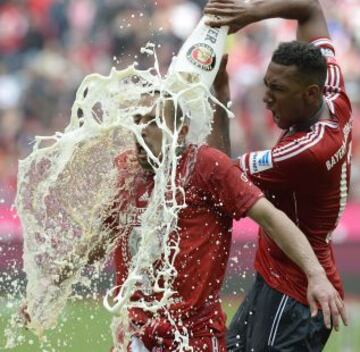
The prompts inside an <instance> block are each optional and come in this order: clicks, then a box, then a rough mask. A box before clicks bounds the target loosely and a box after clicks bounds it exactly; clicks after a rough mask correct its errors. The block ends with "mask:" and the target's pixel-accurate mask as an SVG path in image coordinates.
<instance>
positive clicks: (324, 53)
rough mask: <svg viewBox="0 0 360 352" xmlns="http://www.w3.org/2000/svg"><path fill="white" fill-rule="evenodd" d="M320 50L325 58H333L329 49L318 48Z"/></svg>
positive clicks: (332, 53) (333, 55)
mask: <svg viewBox="0 0 360 352" xmlns="http://www.w3.org/2000/svg"><path fill="white" fill-rule="evenodd" d="M320 50H321V53H322V54H323V56H325V57H335V54H334V52H333V51H332V50H331V49H329V48H320Z"/></svg>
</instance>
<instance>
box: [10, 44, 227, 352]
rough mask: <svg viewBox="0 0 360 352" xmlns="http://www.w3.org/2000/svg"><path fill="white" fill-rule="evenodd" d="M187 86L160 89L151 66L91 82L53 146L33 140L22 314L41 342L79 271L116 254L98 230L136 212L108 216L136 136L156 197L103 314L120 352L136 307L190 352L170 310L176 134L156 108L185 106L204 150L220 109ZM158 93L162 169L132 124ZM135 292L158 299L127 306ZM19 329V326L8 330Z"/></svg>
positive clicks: (132, 169)
mask: <svg viewBox="0 0 360 352" xmlns="http://www.w3.org/2000/svg"><path fill="white" fill-rule="evenodd" d="M144 51H145V52H147V53H148V54H153V46H151V45H148V46H147V47H146V49H145V50H144ZM154 55H155V54H154ZM190 78H191V81H192V82H191V83H189V76H187V77H186V78H184V75H182V74H179V73H178V72H171V71H170V74H169V76H168V77H167V78H166V79H163V78H162V77H161V75H160V73H159V68H158V63H157V60H156V56H155V67H154V68H151V69H149V70H145V71H140V70H137V69H136V68H135V67H134V66H131V67H129V68H128V69H125V70H122V71H116V70H115V69H113V70H112V71H111V73H110V75H109V76H107V77H104V76H101V75H98V74H92V75H89V76H87V77H86V78H85V79H84V81H83V82H82V83H81V85H80V87H79V89H78V91H77V94H76V100H75V102H74V104H73V107H72V112H71V118H70V123H69V125H68V126H67V127H66V128H65V130H64V132H63V133H56V134H55V135H53V136H51V137H36V142H35V145H34V148H33V151H32V153H31V154H30V155H29V156H28V157H27V158H26V159H24V160H22V161H20V164H19V174H18V192H17V198H16V207H17V211H18V214H19V216H20V218H21V222H22V226H23V233H24V270H25V272H26V275H27V280H28V283H27V288H26V305H27V310H28V312H29V315H30V317H31V323H30V324H29V325H28V327H29V328H30V329H31V330H32V331H33V332H34V333H35V334H36V335H38V336H42V335H43V334H44V333H45V332H46V330H48V329H51V328H53V327H54V326H56V324H57V321H58V318H59V316H60V314H61V312H62V311H63V309H64V306H65V304H66V301H67V299H68V298H69V296H70V295H71V293H72V290H73V287H74V285H75V284H77V283H79V282H80V283H83V284H86V282H87V278H86V275H85V274H84V268H85V267H86V265H87V263H88V260H89V257H90V256H91V254H92V253H94V252H95V251H96V250H97V249H98V248H99V247H102V248H103V250H104V254H105V255H104V256H103V258H101V259H98V260H97V261H95V264H96V265H97V266H98V267H101V266H103V264H104V262H105V258H106V257H108V256H109V255H110V254H111V252H112V251H113V249H114V247H115V246H116V244H117V241H112V240H111V231H112V229H111V227H108V226H104V223H106V222H107V219H108V218H109V217H111V215H114V214H115V216H116V217H117V218H119V219H120V218H126V216H123V217H122V216H121V214H120V213H121V212H122V213H123V214H125V215H129V212H131V211H132V209H131V208H130V207H128V206H127V205H128V204H130V203H131V202H130V203H129V202H128V200H129V199H128V197H127V196H124V197H123V199H121V198H120V200H119V201H120V203H119V204H118V206H117V207H116V208H114V207H113V204H114V195H115V194H123V195H128V194H129V193H130V192H129V191H130V190H131V186H132V184H133V182H132V180H133V177H135V175H136V172H137V170H138V165H137V163H129V164H128V165H127V167H128V168H129V170H127V171H128V173H127V179H126V182H125V183H124V184H123V185H122V189H120V190H119V184H118V182H117V178H118V170H117V169H116V167H115V165H114V159H115V158H116V156H118V155H119V154H127V153H131V151H134V137H133V136H135V138H136V140H137V142H138V143H140V145H141V146H142V147H143V148H144V149H145V150H146V151H147V153H148V158H149V159H150V161H151V163H152V165H154V169H155V175H154V189H153V192H152V194H151V198H150V201H149V205H148V207H147V209H146V211H145V212H144V214H143V215H142V217H141V230H140V231H141V241H140V245H139V248H138V252H137V253H136V254H135V255H134V257H133V258H132V260H131V266H130V268H131V270H130V272H129V275H128V276H127V279H126V280H125V282H124V284H123V285H122V287H121V289H120V291H119V293H118V294H117V296H116V297H115V299H114V304H112V303H110V299H109V298H110V296H111V293H112V292H114V290H110V291H109V293H108V294H107V295H106V297H105V299H104V304H105V307H106V308H107V309H108V310H109V311H110V312H112V313H113V314H115V315H116V317H115V318H114V323H113V330H114V332H115V333H114V336H115V341H114V343H115V346H116V349H117V350H119V351H121V350H126V346H127V343H128V341H129V339H130V337H131V336H130V335H129V334H127V335H126V336H125V338H124V340H123V341H122V343H119V341H118V340H117V336H116V331H117V330H118V328H119V326H125V327H126V324H127V320H128V319H127V313H128V310H129V309H131V308H134V307H138V308H141V309H143V310H145V311H149V312H156V311H159V310H162V311H164V312H165V314H166V318H167V319H168V320H169V322H170V323H171V324H172V325H173V326H174V329H175V333H174V335H175V342H176V343H177V345H178V346H179V348H178V349H179V350H186V349H188V348H189V346H188V334H187V331H185V330H182V329H181V330H180V329H179V328H178V325H177V324H176V322H175V321H174V320H173V319H172V317H171V314H170V313H169V310H168V308H169V306H170V305H171V303H172V296H173V294H174V291H173V288H172V283H173V281H174V279H175V277H176V269H175V268H174V260H175V257H176V253H177V251H178V250H179V249H178V241H179V238H178V236H176V234H177V218H178V212H179V210H180V209H181V208H182V207H183V206H184V205H185V202H184V201H183V202H181V203H180V204H178V203H177V201H176V195H177V194H179V193H181V194H184V191H183V188H182V187H181V186H177V185H176V182H175V177H176V165H177V156H176V149H177V147H178V133H179V130H180V128H181V125H179V126H178V127H177V128H175V129H174V130H171V129H169V128H168V126H167V125H166V124H165V123H164V119H163V116H162V115H163V111H162V110H161V109H160V108H159V107H160V105H161V104H160V102H161V100H164V99H172V100H173V101H174V104H175V106H176V107H177V106H181V108H182V110H183V112H184V114H186V116H187V118H189V119H190V135H189V139H188V142H189V143H196V144H201V143H203V142H204V141H205V140H206V136H207V135H208V134H209V132H210V130H211V119H212V115H213V108H212V105H211V102H215V103H219V102H218V101H217V100H216V99H215V98H214V97H213V96H212V95H211V94H210V92H209V90H208V88H207V87H206V86H205V85H204V84H203V83H201V82H200V81H199V80H198V79H196V76H191V77H190ZM155 91H156V92H160V94H159V100H158V102H157V106H158V108H157V112H158V114H157V115H158V116H157V117H156V121H155V122H156V124H157V125H158V127H159V128H161V129H162V130H163V143H162V155H163V156H164V157H163V158H162V159H161V160H159V159H158V158H157V156H155V155H153V154H152V153H151V151H150V150H149V148H148V147H147V145H146V144H145V143H144V140H143V139H142V137H141V129H142V126H139V125H136V124H135V123H134V121H133V116H134V115H136V114H145V113H147V112H148V111H149V109H152V107H151V108H149V107H143V106H141V105H139V102H140V98H141V96H142V95H143V94H152V95H154V94H155ZM165 93H166V94H165ZM169 95H170V98H169ZM224 108H225V107H224ZM175 116H176V111H175ZM169 186H170V187H169ZM169 190H170V196H169ZM185 201H186V200H185ZM120 225H123V228H118V229H117V230H118V233H117V237H118V238H117V240H119V238H120V237H122V236H126V233H127V232H126V231H125V229H126V226H127V224H126V223H124V224H120ZM171 234H172V237H170V235H171ZM174 234H175V236H174ZM154 238H156V239H157V241H154ZM159 260H160V261H161V262H162V266H161V270H158V271H155V270H153V263H154V262H155V261H159ZM145 276H147V278H149V277H150V280H147V279H145ZM160 279H161V281H162V284H161V285H160V284H159V281H160ZM139 289H140V290H143V291H144V292H146V293H147V294H148V293H149V291H150V292H153V293H159V292H160V293H161V294H162V295H161V299H160V300H159V301H152V302H144V301H141V302H137V301H131V297H132V295H133V293H134V292H135V290H139ZM17 322H18V321H17V320H16V319H15V320H14V324H16V323H17ZM14 331H15V330H14V329H12V328H10V329H8V334H7V335H8V344H7V347H12V346H14V345H16V344H17V343H18V342H19V341H21V337H19V336H14V334H13V332H14ZM125 331H128V330H125Z"/></svg>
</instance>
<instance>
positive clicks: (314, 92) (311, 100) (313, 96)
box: [304, 84, 322, 105]
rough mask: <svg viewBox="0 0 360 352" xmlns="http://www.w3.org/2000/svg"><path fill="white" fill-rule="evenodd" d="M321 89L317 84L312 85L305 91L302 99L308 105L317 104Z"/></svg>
mask: <svg viewBox="0 0 360 352" xmlns="http://www.w3.org/2000/svg"><path fill="white" fill-rule="evenodd" d="M321 94H322V89H321V88H320V87H319V86H318V85H317V84H312V85H310V86H308V87H307V88H306V89H305V92H304V97H305V100H306V102H307V103H308V104H311V105H313V104H315V105H316V104H318V102H319V99H320V96H321Z"/></svg>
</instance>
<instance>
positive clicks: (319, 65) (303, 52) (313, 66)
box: [271, 40, 327, 88]
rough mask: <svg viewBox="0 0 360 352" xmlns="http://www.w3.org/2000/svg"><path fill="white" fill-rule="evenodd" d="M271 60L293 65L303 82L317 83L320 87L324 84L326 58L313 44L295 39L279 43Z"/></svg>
mask: <svg viewBox="0 0 360 352" xmlns="http://www.w3.org/2000/svg"><path fill="white" fill-rule="evenodd" d="M271 61H272V62H275V63H276V64H280V65H285V66H292V65H295V66H296V67H297V69H298V72H299V78H300V80H301V81H303V82H304V83H305V84H317V85H318V86H319V87H321V88H322V87H323V86H324V84H325V80H326V74H327V65H326V59H325V58H324V56H323V55H322V53H321V50H320V49H319V48H317V47H316V46H314V45H313V44H310V43H306V42H300V41H296V40H294V41H292V42H287V43H281V44H280V45H279V47H278V48H277V49H276V50H275V52H274V53H273V56H272V58H271Z"/></svg>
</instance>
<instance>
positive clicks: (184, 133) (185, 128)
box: [179, 123, 189, 141]
mask: <svg viewBox="0 0 360 352" xmlns="http://www.w3.org/2000/svg"><path fill="white" fill-rule="evenodd" d="M188 133H189V125H188V124H187V123H184V124H183V125H182V126H181V129H180V131H179V140H181V141H185V138H186V136H187V134H188Z"/></svg>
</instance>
